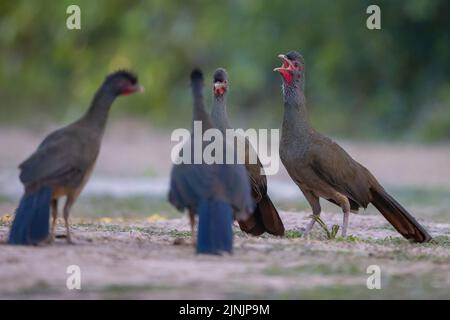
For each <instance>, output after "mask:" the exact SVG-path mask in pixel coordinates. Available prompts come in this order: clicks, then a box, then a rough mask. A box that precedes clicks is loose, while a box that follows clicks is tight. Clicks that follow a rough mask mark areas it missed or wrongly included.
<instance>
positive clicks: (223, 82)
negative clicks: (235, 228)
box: [211, 68, 284, 236]
mask: <svg viewBox="0 0 450 320" xmlns="http://www.w3.org/2000/svg"><path fill="white" fill-rule="evenodd" d="M228 85H229V82H228V74H227V72H226V70H225V69H222V68H219V69H217V70H216V71H215V73H214V82H213V109H212V112H211V120H212V122H213V125H214V126H215V127H216V128H217V129H219V130H220V131H221V132H222V133H223V135H224V136H226V130H227V129H230V128H231V126H230V124H229V121H228V114H227V106H226V99H227V93H228ZM230 143H234V142H230ZM245 148H246V149H245V154H246V155H245V160H246V162H245V167H246V169H247V173H248V176H249V178H250V182H251V185H252V196H253V199H254V200H255V202H256V207H255V211H254V212H253V214H252V215H251V216H250V217H249V218H248V219H247V220H244V221H239V226H240V228H241V230H242V231H244V232H247V233H249V234H252V235H254V236H258V235H260V234H262V233H264V232H268V233H270V234H273V235H276V236H282V235H284V225H283V222H282V221H281V218H280V216H279V214H278V211H277V209H276V208H275V206H274V205H273V203H272V201H271V200H270V198H269V195H268V194H267V178H266V176H265V175H264V174H262V173H261V171H262V170H264V169H263V167H262V165H261V163H260V161H259V158H258V157H257V155H256V153H255V151H254V150H253V148H252V146H251V145H250V143H249V142H248V140H245ZM250 152H253V153H255V158H256V160H257V162H256V163H250V162H249V160H250V157H249V153H250Z"/></svg>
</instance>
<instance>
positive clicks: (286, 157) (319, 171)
mask: <svg viewBox="0 0 450 320" xmlns="http://www.w3.org/2000/svg"><path fill="white" fill-rule="evenodd" d="M278 57H279V58H281V59H282V66H281V67H279V68H275V69H274V71H278V72H279V73H280V74H281V76H282V78H283V100H284V118H283V127H282V134H281V142H280V158H281V161H282V162H283V165H284V166H285V167H286V169H287V171H288V173H289V175H290V177H291V178H292V180H294V182H295V183H296V184H297V185H298V187H299V188H300V190H301V191H302V192H303V194H304V195H305V198H306V200H307V201H308V202H309V204H310V205H311V207H312V211H313V215H314V216H319V215H320V211H321V208H320V203H319V198H320V197H321V198H324V199H327V200H328V201H330V202H332V203H334V204H336V205H338V206H340V207H341V208H342V211H343V212H344V218H343V226H342V236H344V237H345V236H346V233H347V225H348V219H349V214H350V211H352V212H355V213H356V212H357V211H358V209H359V208H360V207H363V208H366V207H367V206H368V204H369V203H372V204H373V205H374V206H375V207H376V208H377V209H378V210H379V211H380V212H381V214H382V215H383V216H384V217H385V218H386V220H388V221H389V222H390V223H391V224H392V225H393V226H394V228H395V229H396V230H397V231H398V232H399V233H400V234H401V235H402V236H404V237H405V238H406V239H408V240H411V241H414V242H427V241H429V240H431V236H430V235H429V234H428V232H427V231H426V230H425V229H424V228H423V227H422V226H421V225H420V224H419V223H418V222H417V221H416V220H415V219H414V218H413V217H412V216H411V215H410V214H409V213H408V212H407V211H406V209H405V208H403V207H402V206H401V205H400V204H399V203H398V202H397V201H396V200H395V199H394V198H393V197H392V196H391V195H389V194H388V193H387V192H386V190H385V189H384V188H383V187H382V186H381V185H380V184H379V183H378V181H377V180H376V179H375V177H374V176H373V175H372V174H371V173H370V172H369V170H367V169H366V168H365V167H364V166H362V165H361V164H359V163H358V162H356V161H355V160H353V159H352V158H351V157H350V155H349V154H348V153H347V152H345V151H344V149H342V148H341V147H340V146H339V145H338V144H336V143H335V142H334V141H332V140H331V139H329V138H327V137H325V136H324V135H322V134H320V133H318V132H317V131H316V130H314V129H313V128H312V126H311V125H310V123H309V120H308V115H307V111H306V99H305V93H304V90H305V63H304V60H303V57H302V56H301V55H300V54H299V53H298V52H295V51H291V52H289V53H287V54H286V55H284V54H281V55H279V56H278ZM314 216H313V219H312V220H311V222H310V223H309V224H308V226H307V227H306V230H305V233H304V234H305V235H306V234H308V233H309V232H310V231H311V229H312V227H313V225H314V222H315V221H316V219H314Z"/></svg>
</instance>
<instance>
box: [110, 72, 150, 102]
mask: <svg viewBox="0 0 450 320" xmlns="http://www.w3.org/2000/svg"><path fill="white" fill-rule="evenodd" d="M104 86H105V87H106V88H107V89H108V90H110V91H111V92H112V93H113V94H115V95H117V96H120V95H125V96H126V95H129V94H132V93H135V92H143V91H144V87H142V86H141V85H139V83H138V78H137V76H136V75H134V74H133V73H132V72H130V71H125V70H119V71H116V72H114V73H111V74H110V75H108V76H107V77H106V79H105V82H104Z"/></svg>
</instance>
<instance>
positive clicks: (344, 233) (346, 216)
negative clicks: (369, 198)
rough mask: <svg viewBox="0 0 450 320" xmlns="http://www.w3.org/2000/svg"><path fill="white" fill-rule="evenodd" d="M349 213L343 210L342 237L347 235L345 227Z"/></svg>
mask: <svg viewBox="0 0 450 320" xmlns="http://www.w3.org/2000/svg"><path fill="white" fill-rule="evenodd" d="M349 215H350V212H349V211H346V212H344V219H343V221H342V236H343V237H344V238H345V237H346V236H347V227H348V218H349Z"/></svg>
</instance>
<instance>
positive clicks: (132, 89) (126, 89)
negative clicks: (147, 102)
mask: <svg viewBox="0 0 450 320" xmlns="http://www.w3.org/2000/svg"><path fill="white" fill-rule="evenodd" d="M143 91H144V88H143V87H142V86H140V85H137V84H136V85H129V86H125V87H123V88H122V91H121V92H120V94H121V95H122V96H127V95H130V94H132V93H135V92H143Z"/></svg>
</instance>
